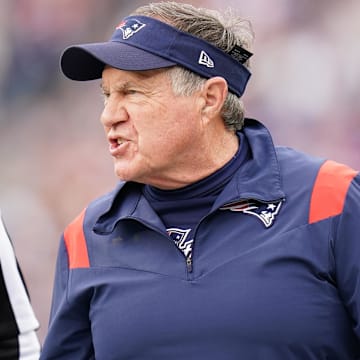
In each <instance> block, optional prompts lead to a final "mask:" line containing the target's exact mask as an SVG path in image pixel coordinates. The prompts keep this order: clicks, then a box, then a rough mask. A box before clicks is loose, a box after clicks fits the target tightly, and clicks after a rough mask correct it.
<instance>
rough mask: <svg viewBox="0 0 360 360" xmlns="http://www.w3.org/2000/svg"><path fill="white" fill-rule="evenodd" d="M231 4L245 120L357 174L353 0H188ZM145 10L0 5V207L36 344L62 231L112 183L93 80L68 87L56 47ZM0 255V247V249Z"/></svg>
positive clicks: (106, 1) (358, 71)
mask: <svg viewBox="0 0 360 360" xmlns="http://www.w3.org/2000/svg"><path fill="white" fill-rule="evenodd" d="M187 2H188V3H191V4H193V5H196V6H199V7H210V8H213V9H219V10H222V9H225V8H227V7H232V8H235V9H237V10H238V12H239V13H240V14H242V15H243V16H244V17H245V18H247V19H249V20H250V21H251V22H252V24H253V27H254V30H255V34H256V39H255V45H254V48H253V52H254V53H255V55H254V56H253V60H252V72H253V76H252V78H251V81H250V83H249V86H248V91H247V93H246V95H245V96H244V101H245V104H246V108H247V116H249V117H255V118H257V119H259V120H261V121H262V122H263V123H265V125H267V126H268V128H269V129H270V130H271V131H272V133H273V137H274V140H275V142H276V143H277V144H280V145H288V146H292V147H295V148H298V149H299V150H304V151H306V152H309V153H312V154H314V155H318V156H321V157H328V158H332V159H334V160H337V161H340V162H343V163H346V164H348V165H350V166H352V167H354V168H357V169H359V168H360V156H359V152H360V136H359V135H360V43H359V38H360V21H359V16H360V2H359V0H316V1H314V0H301V1H299V0H194V1H191V0H189V1H187ZM145 3H147V2H146V1H136V0H131V1H120V0H116V1H114V0H103V1H98V0H76V1H72V0H2V1H1V2H0V150H1V151H0V164H1V176H0V184H1V186H0V207H1V209H2V213H3V217H4V219H5V222H6V223H7V227H8V230H9V232H10V234H11V237H12V240H13V243H14V247H15V250H16V253H17V255H18V258H19V261H20V263H21V267H22V269H23V272H24V276H25V279H26V281H27V284H28V287H29V291H30V295H31V299H32V303H33V306H34V309H35V312H36V315H37V317H38V319H39V321H40V324H41V328H40V330H39V337H40V339H41V341H43V339H44V336H45V334H46V331H47V324H48V315H49V309H50V303H51V292H52V281H53V276H54V268H55V260H56V253H57V249H58V244H59V239H60V236H61V233H62V231H63V229H64V227H65V226H66V225H67V224H68V223H69V222H70V221H71V220H72V219H73V218H74V217H75V216H76V215H77V214H78V213H79V212H80V211H81V210H82V208H83V207H85V206H86V205H87V203H88V202H89V201H91V200H92V199H94V198H96V197H97V196H99V195H101V194H102V193H104V192H107V191H109V190H111V189H112V187H113V186H114V185H115V183H116V181H117V180H116V178H115V176H114V174H113V167H112V160H111V158H110V155H109V154H108V150H107V143H106V141H105V136H104V135H103V130H102V127H101V126H100V123H99V121H98V119H99V115H100V113H101V110H102V98H101V94H100V89H99V81H92V82H88V83H78V82H72V81H70V80H67V79H65V78H64V77H63V76H62V75H61V74H60V71H59V68H58V62H59V56H60V54H61V52H62V50H63V49H64V48H65V47H66V46H68V45H70V44H74V43H83V42H96V41H104V40H107V39H108V38H109V36H110V35H111V33H112V31H113V29H114V26H116V25H117V24H118V23H119V22H120V20H121V19H122V18H123V17H124V16H126V15H127V14H128V13H129V12H131V11H133V10H134V9H135V8H136V7H138V6H140V5H143V4H145ZM0 251H1V249H0Z"/></svg>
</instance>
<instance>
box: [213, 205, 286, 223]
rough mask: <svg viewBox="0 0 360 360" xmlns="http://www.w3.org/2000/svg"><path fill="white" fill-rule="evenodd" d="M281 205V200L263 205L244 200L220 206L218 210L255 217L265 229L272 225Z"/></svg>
mask: <svg viewBox="0 0 360 360" xmlns="http://www.w3.org/2000/svg"><path fill="white" fill-rule="evenodd" d="M282 203H283V200H280V201H274V202H271V203H263V202H260V201H255V200H245V201H237V202H234V203H230V204H226V205H224V206H222V207H221V208H220V210H230V211H235V212H242V213H244V214H248V215H253V216H256V217H257V218H258V219H259V220H261V222H262V223H263V224H264V225H265V227H266V228H269V227H270V226H271V225H272V224H273V223H274V221H275V217H276V215H278V213H279V211H280V208H281V205H282Z"/></svg>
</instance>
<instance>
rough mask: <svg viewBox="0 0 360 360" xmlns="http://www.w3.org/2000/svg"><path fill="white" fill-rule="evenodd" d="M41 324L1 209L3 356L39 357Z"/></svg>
mask: <svg viewBox="0 0 360 360" xmlns="http://www.w3.org/2000/svg"><path fill="white" fill-rule="evenodd" d="M38 327H39V323H38V321H37V319H36V317H35V315H34V312H33V309H32V307H31V304H30V301H29V297H28V293H27V290H26V287H25V283H24V280H23V278H22V275H21V270H20V268H19V265H18V262H17V259H16V257H15V253H14V249H13V246H12V244H11V240H10V238H9V235H8V233H7V231H6V229H5V226H4V223H3V221H2V219H1V213H0V360H5V359H6V360H15V359H21V360H35V359H39V356H40V343H39V340H38V338H37V335H36V332H35V331H36V329H37V328H38Z"/></svg>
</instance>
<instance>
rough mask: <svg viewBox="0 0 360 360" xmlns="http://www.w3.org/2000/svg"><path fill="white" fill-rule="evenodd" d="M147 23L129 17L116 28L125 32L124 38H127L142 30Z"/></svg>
mask: <svg viewBox="0 0 360 360" xmlns="http://www.w3.org/2000/svg"><path fill="white" fill-rule="evenodd" d="M144 26H146V24H143V23H142V22H140V21H139V20H136V19H129V20H126V21H122V22H121V23H120V24H119V25H118V26H117V27H116V30H121V31H122V33H123V39H124V40H126V39H128V38H129V37H130V36H133V35H134V34H135V33H137V32H138V31H140V30H141V29H142V28H143V27H144Z"/></svg>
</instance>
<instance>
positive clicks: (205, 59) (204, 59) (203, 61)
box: [198, 50, 215, 68]
mask: <svg viewBox="0 0 360 360" xmlns="http://www.w3.org/2000/svg"><path fill="white" fill-rule="evenodd" d="M198 63H199V64H200V65H205V66H206V67H208V68H213V67H214V66H215V65H214V61H213V60H212V59H211V57H210V56H209V55H208V54H207V53H206V52H205V51H204V50H202V51H201V53H200V57H199V61H198Z"/></svg>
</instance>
